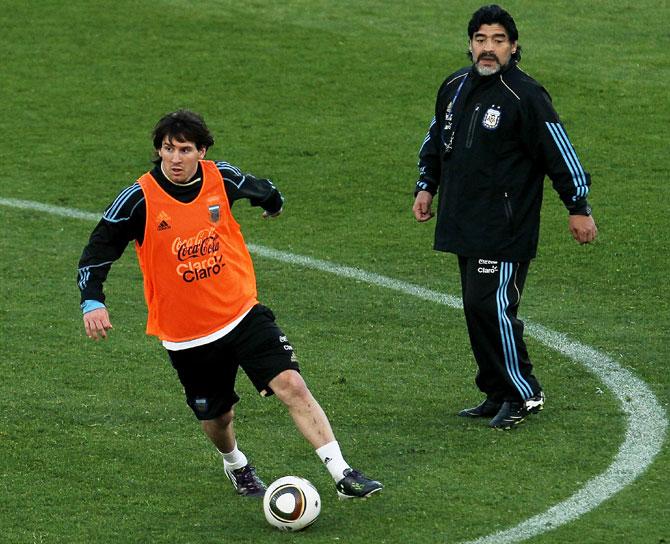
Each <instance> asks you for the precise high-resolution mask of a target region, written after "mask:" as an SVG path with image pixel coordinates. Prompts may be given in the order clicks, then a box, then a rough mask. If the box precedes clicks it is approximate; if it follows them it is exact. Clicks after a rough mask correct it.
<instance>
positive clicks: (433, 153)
mask: <svg viewBox="0 0 670 544" xmlns="http://www.w3.org/2000/svg"><path fill="white" fill-rule="evenodd" d="M452 136H453V138H452ZM545 175H548V176H549V177H550V178H551V180H552V182H553V186H554V189H555V190H556V191H557V192H558V194H559V196H560V198H561V200H562V201H563V203H564V204H565V206H566V207H567V208H568V210H569V212H570V213H571V214H580V215H588V214H590V208H589V207H588V203H587V201H586V196H587V194H588V192H589V186H590V183H591V182H590V176H589V174H588V173H586V172H585V171H584V169H583V168H582V165H581V163H580V161H579V159H578V157H577V155H576V153H575V151H574V148H573V147H572V144H571V143H570V141H569V139H568V136H567V134H566V132H565V129H564V128H563V126H562V124H561V122H560V120H559V118H558V114H557V113H556V111H555V110H554V108H553V106H552V104H551V98H550V97H549V95H548V93H547V92H546V91H545V89H544V88H543V87H542V86H541V85H540V84H539V83H537V82H536V81H535V80H534V79H532V78H531V77H530V76H528V75H527V74H526V73H525V72H523V71H522V70H520V69H519V68H518V66H517V64H516V62H514V61H512V62H510V64H509V65H507V66H506V67H505V68H504V69H503V70H502V71H501V72H499V73H497V74H494V75H492V76H480V75H479V74H477V72H476V71H475V70H474V68H472V67H470V68H464V69H462V70H459V71H458V72H455V73H454V74H452V75H451V76H449V77H448V78H447V79H446V80H445V81H444V83H443V84H442V86H441V87H440V90H439V91H438V94H437V101H436V105H435V117H434V119H433V122H432V124H431V126H430V129H429V132H428V135H427V136H426V139H425V140H424V143H423V145H422V147H421V150H420V152H419V181H418V182H417V185H416V191H415V194H416V193H417V192H419V191H421V190H426V191H429V192H430V193H432V194H433V195H434V194H436V193H439V202H438V209H437V225H436V229H435V249H437V250H440V251H448V252H452V253H456V254H457V255H462V256H465V257H479V258H485V259H491V260H502V261H514V262H516V261H527V260H530V259H532V258H533V257H535V255H536V251H537V244H538V238H539V230H540V207H541V205H542V190H543V180H544V177H545Z"/></svg>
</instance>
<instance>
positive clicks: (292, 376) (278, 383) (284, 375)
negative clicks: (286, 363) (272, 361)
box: [269, 370, 312, 404]
mask: <svg viewBox="0 0 670 544" xmlns="http://www.w3.org/2000/svg"><path fill="white" fill-rule="evenodd" d="M269 385H270V387H271V388H272V390H273V391H274V392H275V395H277V397H278V398H279V400H281V401H282V402H284V403H286V404H289V403H292V402H295V401H298V402H300V401H307V400H310V399H311V398H312V394H311V393H310V392H309V389H308V388H307V384H306V383H305V380H303V378H302V376H301V375H300V373H299V372H297V371H296V370H284V371H283V372H281V373H279V374H277V376H275V377H274V378H273V379H272V380H271V381H270V384H269Z"/></svg>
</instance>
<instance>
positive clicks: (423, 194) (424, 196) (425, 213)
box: [412, 191, 435, 223]
mask: <svg viewBox="0 0 670 544" xmlns="http://www.w3.org/2000/svg"><path fill="white" fill-rule="evenodd" d="M432 203H433V195H431V194H430V193H429V192H428V191H419V192H418V193H417V195H416V199H415V200H414V206H412V211H413V212H414V217H416V220H417V221H419V222H420V223H423V222H425V221H428V220H429V219H430V218H432V217H433V215H435V214H434V213H433V210H432V209H431V205H432Z"/></svg>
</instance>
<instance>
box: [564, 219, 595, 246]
mask: <svg viewBox="0 0 670 544" xmlns="http://www.w3.org/2000/svg"><path fill="white" fill-rule="evenodd" d="M569 226H570V232H571V233H572V237H573V238H574V239H575V240H577V241H578V242H579V243H580V244H588V243H589V242H593V240H595V239H596V236H597V235H598V228H597V227H596V223H595V221H594V220H593V217H591V216H590V215H571V216H570V223H569Z"/></svg>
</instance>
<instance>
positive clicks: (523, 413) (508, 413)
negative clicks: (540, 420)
mask: <svg viewBox="0 0 670 544" xmlns="http://www.w3.org/2000/svg"><path fill="white" fill-rule="evenodd" d="M528 414H530V412H529V411H528V410H527V409H526V406H525V405H524V403H523V402H512V401H508V400H506V401H505V402H503V404H502V406H501V407H500V410H499V411H498V413H497V414H496V416H495V417H494V418H493V419H492V420H491V421H489V427H491V428H493V429H499V430H502V431H508V430H509V429H513V428H514V427H516V426H517V425H518V424H519V423H522V422H523V421H524V420H525V419H526V418H527V417H528Z"/></svg>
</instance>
